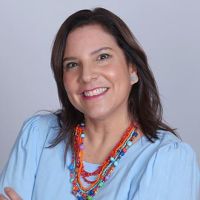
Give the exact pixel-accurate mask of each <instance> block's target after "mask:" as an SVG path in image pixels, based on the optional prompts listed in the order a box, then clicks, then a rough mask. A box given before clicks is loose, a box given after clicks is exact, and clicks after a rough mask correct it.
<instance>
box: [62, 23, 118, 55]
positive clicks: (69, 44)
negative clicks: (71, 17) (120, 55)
mask: <svg viewBox="0 0 200 200" xmlns="http://www.w3.org/2000/svg"><path fill="white" fill-rule="evenodd" d="M102 46H108V47H111V48H112V49H113V48H119V47H118V45H117V43H116V40H115V38H114V37H113V36H112V35H111V34H110V33H108V32H107V31H105V29H103V28H102V27H101V26H100V25H85V26H82V27H79V28H76V29H75V30H73V31H72V32H71V33H69V35H68V38H67V41H66V48H65V54H69V53H72V54H73V53H77V52H87V51H93V50H95V49H97V48H100V47H102Z"/></svg>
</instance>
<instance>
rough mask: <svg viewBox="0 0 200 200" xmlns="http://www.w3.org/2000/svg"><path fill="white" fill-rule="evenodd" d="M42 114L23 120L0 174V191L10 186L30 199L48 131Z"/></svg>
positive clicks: (27, 199) (24, 197) (23, 196)
mask: <svg viewBox="0 0 200 200" xmlns="http://www.w3.org/2000/svg"><path fill="white" fill-rule="evenodd" d="M43 118H44V117H42V116H39V115H38V116H34V117H32V118H30V119H28V120H27V121H25V122H24V124H23V126H22V128H21V131H20V133H19V136H18V138H17V140H16V142H15V145H14V146H13V149H12V151H11V154H10V157H9V160H8V162H7V164H6V166H5V168H4V169H3V171H2V173H1V175H0V193H3V194H4V191H3V190H4V187H6V186H9V187H12V188H13V189H14V190H15V191H16V192H17V193H18V194H19V195H20V196H21V197H22V198H23V199H26V200H30V199H31V194H32V190H33V186H34V180H35V176H36V171H37V166H38V162H39V159H40V155H41V151H42V149H43V146H44V143H45V140H46V136H47V134H45V133H47V132H48V131H47V130H45V129H46V128H47V127H48V126H47V122H46V121H45V120H44V119H43Z"/></svg>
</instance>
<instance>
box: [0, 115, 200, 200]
mask: <svg viewBox="0 0 200 200" xmlns="http://www.w3.org/2000/svg"><path fill="white" fill-rule="evenodd" d="M58 130H59V127H58V124H57V118H56V117H55V116H54V115H52V114H48V115H37V116H34V117H32V118H30V119H28V120H27V121H26V122H25V123H24V125H23V127H22V129H21V132H20V134H19V136H18V138H17V140H16V143H15V145H14V147H13V149H12V152H11V154H10V158H9V160H8V162H7V164H6V166H5V168H4V170H3V171H2V174H1V176H0V193H3V188H4V187H5V186H10V187H13V188H14V189H15V190H16V191H17V193H19V194H20V195H21V197H22V198H23V200H75V197H74V196H73V195H72V194H71V183H70V178H69V170H68V166H69V164H70V162H71V151H70V150H69V151H68V152H67V158H66V164H64V149H65V144H64V142H61V143H60V144H58V145H57V146H56V147H54V148H45V147H47V146H49V144H50V142H51V141H52V139H53V138H55V136H56V134H57V131H58ZM158 136H159V139H158V140H156V141H155V143H151V142H149V141H148V140H147V138H146V137H145V136H143V137H142V138H140V139H139V140H138V141H137V143H136V144H134V145H132V146H131V147H130V148H129V150H128V151H127V153H126V154H125V155H124V156H123V157H122V158H121V160H120V162H119V165H118V166H117V167H116V168H115V170H114V172H113V174H112V176H111V178H110V179H109V180H108V181H107V182H106V183H105V185H104V187H103V188H101V189H100V190H99V192H98V193H97V194H96V196H95V200H103V199H106V200H107V199H108V200H199V199H200V198H199V189H200V171H199V167H198V163H197V158H196V155H195V153H194V151H193V150H192V148H191V147H190V146H189V145H188V144H186V143H183V142H182V141H180V140H179V139H178V138H177V137H176V136H174V135H173V134H172V133H170V132H166V131H158ZM84 165H85V168H86V170H87V171H93V170H95V169H96V168H97V167H98V165H97V164H92V163H86V162H85V163H84Z"/></svg>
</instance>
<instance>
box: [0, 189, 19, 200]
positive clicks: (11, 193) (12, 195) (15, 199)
mask: <svg viewBox="0 0 200 200" xmlns="http://www.w3.org/2000/svg"><path fill="white" fill-rule="evenodd" d="M4 191H5V193H6V195H8V197H9V199H8V198H7V197H5V196H4V195H3V194H0V200H22V198H21V197H20V196H19V195H18V194H17V193H16V192H15V190H13V189H12V188H10V187H6V188H4Z"/></svg>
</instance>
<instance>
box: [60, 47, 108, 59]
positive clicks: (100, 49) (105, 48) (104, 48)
mask: <svg viewBox="0 0 200 200" xmlns="http://www.w3.org/2000/svg"><path fill="white" fill-rule="evenodd" d="M107 49H109V50H112V48H110V47H101V48H99V49H97V50H94V51H92V52H91V53H90V55H94V54H96V53H98V52H100V51H102V50H107ZM76 59H77V58H75V57H65V58H63V62H65V61H67V60H76Z"/></svg>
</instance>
